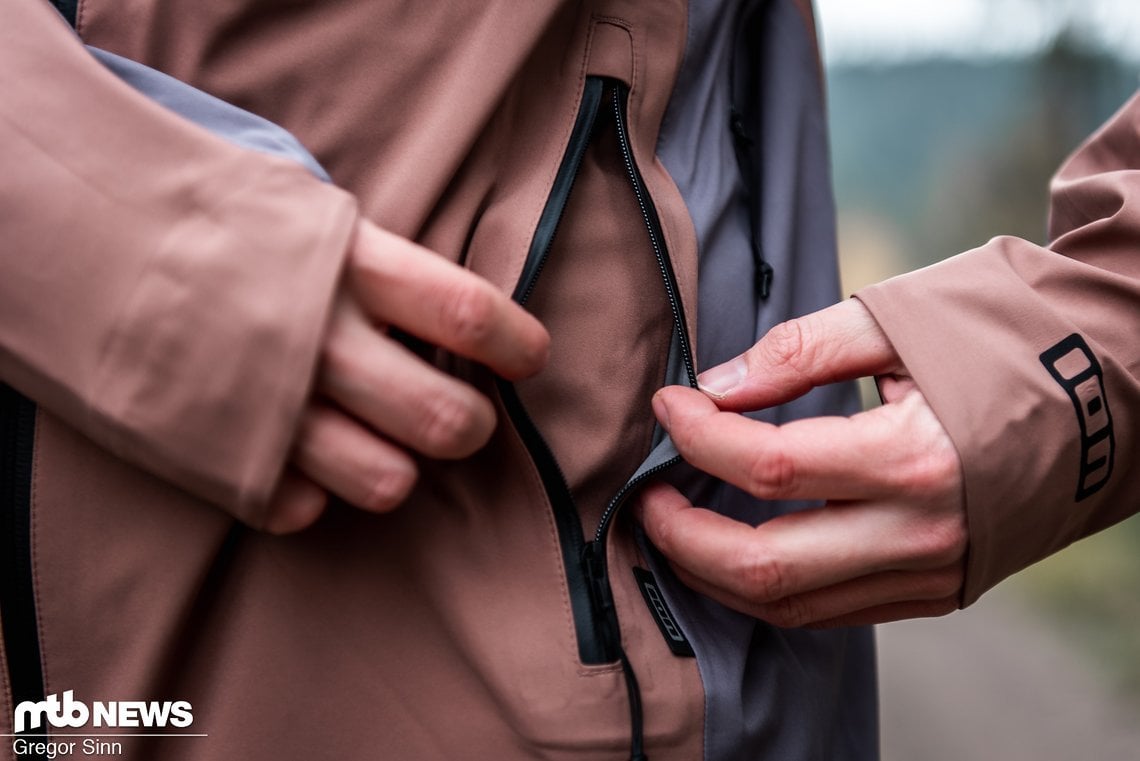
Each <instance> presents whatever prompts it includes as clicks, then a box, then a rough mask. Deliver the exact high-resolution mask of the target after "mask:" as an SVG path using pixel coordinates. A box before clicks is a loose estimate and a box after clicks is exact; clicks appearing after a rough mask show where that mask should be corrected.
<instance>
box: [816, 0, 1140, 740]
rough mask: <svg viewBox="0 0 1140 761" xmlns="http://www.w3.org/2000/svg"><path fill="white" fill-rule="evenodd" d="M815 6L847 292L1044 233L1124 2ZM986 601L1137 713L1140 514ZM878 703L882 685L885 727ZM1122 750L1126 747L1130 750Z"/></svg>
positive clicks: (1131, 77)
mask: <svg viewBox="0 0 1140 761" xmlns="http://www.w3.org/2000/svg"><path fill="white" fill-rule="evenodd" d="M816 7H817V13H818V16H819V23H820V31H821V37H822V42H823V51H824V56H825V61H826V63H827V69H828V96H829V97H828V100H829V110H830V118H831V133H832V158H833V166H834V173H835V175H834V179H835V187H836V200H837V203H838V208H839V222H840V224H839V229H840V256H841V265H842V271H843V282H844V291H845V292H846V293H848V294H849V293H851V292H852V291H854V290H856V289H858V288H859V287H861V286H863V285H866V284H868V283H872V282H876V281H879V280H882V279H884V278H887V277H890V276H891V275H894V274H898V273H900V272H905V271H908V270H911V269H915V268H917V267H922V266H925V265H927V264H930V263H932V262H935V261H938V260H939V259H942V258H944V257H947V256H952V255H954V254H956V253H959V252H962V251H965V250H968V249H970V248H973V247H975V246H978V245H980V244H982V243H984V242H985V241H987V240H988V239H989V238H991V237H993V236H995V235H999V234H1005V235H1017V236H1020V237H1023V238H1027V239H1029V240H1032V241H1034V242H1038V243H1043V242H1044V239H1045V230H1046V208H1047V186H1048V181H1049V178H1050V176H1051V175H1052V174H1053V172H1054V171H1055V170H1056V168H1057V167H1058V166H1059V164H1060V163H1061V162H1062V161H1063V160H1064V158H1065V156H1066V155H1068V154H1069V153H1070V152H1071V151H1072V150H1073V149H1074V148H1075V147H1076V146H1077V145H1078V144H1079V143H1080V142H1081V140H1082V139H1083V138H1084V137H1085V136H1087V135H1088V134H1089V133H1090V132H1092V131H1093V130H1094V129H1095V128H1096V127H1097V126H1098V125H1099V124H1101V123H1102V122H1103V121H1104V120H1105V119H1106V118H1108V117H1109V116H1110V115H1111V114H1112V113H1113V112H1114V111H1115V110H1116V109H1118V108H1119V107H1120V106H1121V105H1122V104H1123V103H1124V101H1125V100H1127V99H1128V97H1129V96H1130V95H1131V94H1132V93H1133V92H1134V91H1135V90H1136V88H1137V85H1138V76H1137V75H1138V72H1140V3H1136V2H1119V1H1116V2H1113V1H1112V0H1085V1H1084V2H1072V1H1071V0H990V2H980V1H979V2H973V1H972V0H958V2H953V1H952V2H949V3H941V4H916V3H907V2H902V1H901V0H864V1H863V2H854V1H852V0H817V2H816ZM1138 255H1140V252H1138ZM1137 308H1138V309H1140V304H1138V305H1137ZM1138 341H1140V336H1138ZM1118 467H1119V468H1121V469H1122V472H1126V471H1128V470H1131V469H1132V464H1131V463H1118ZM983 599H984V598H983ZM1002 599H1003V600H1009V601H1011V603H1010V605H1007V606H1005V607H1007V608H1016V609H1017V610H1019V611H1020V610H1022V608H1021V605H1022V604H1024V611H1025V616H1028V617H1029V618H1030V620H1028V621H1025V622H1023V624H1024V625H1025V626H1026V627H1027V630H1029V629H1036V630H1039V629H1048V630H1049V636H1053V635H1055V636H1056V638H1057V645H1056V646H1057V648H1058V650H1059V651H1060V652H1063V653H1064V654H1065V656H1066V657H1068V656H1069V655H1070V654H1071V655H1072V657H1073V658H1075V659H1076V660H1077V661H1078V662H1079V663H1080V665H1081V667H1082V668H1085V669H1087V670H1088V671H1089V672H1090V673H1091V674H1092V675H1093V677H1094V678H1095V679H1096V680H1097V684H1099V685H1103V688H1104V691H1105V696H1104V697H1105V700H1106V701H1108V702H1109V703H1113V702H1115V703H1123V704H1128V705H1133V706H1140V517H1137V518H1133V519H1131V520H1129V521H1126V522H1125V523H1124V524H1121V525H1119V526H1117V527H1114V528H1112V529H1110V530H1108V531H1106V532H1104V533H1102V534H1100V535H1098V536H1095V537H1092V538H1090V539H1087V540H1085V541H1082V542H1079V543H1077V544H1076V545H1074V546H1073V547H1070V548H1069V549H1067V550H1065V551H1063V552H1061V553H1059V554H1058V555H1056V556H1054V557H1052V558H1050V559H1048V560H1046V561H1044V562H1042V563H1040V564H1038V565H1037V566H1035V567H1033V568H1031V569H1029V570H1027V571H1025V572H1023V573H1021V574H1019V575H1018V576H1016V577H1014V578H1013V579H1011V580H1009V581H1008V582H1006V583H1005V584H1004V585H1003V587H1002ZM964 615H968V613H967V614H954V615H953V616H951V617H950V619H947V620H952V619H954V617H955V616H964ZM971 625H976V626H979V627H981V630H982V631H985V626H986V623H985V622H981V623H978V624H971ZM997 625H998V624H993V626H997ZM1000 625H1003V626H1004V625H1006V624H1005V622H1004V619H1003V623H1002V624H1000ZM898 626H901V627H906V626H907V625H905V624H903V625H898ZM900 631H902V632H903V635H902V636H911V635H910V634H907V632H909V631H911V630H908V629H905V628H904V629H901V630H900ZM914 631H916V632H917V634H915V635H914V636H924V635H923V633H922V632H927V633H929V632H933V631H935V630H931V629H925V630H922V631H919V630H917V629H915V630H914ZM991 631H992V629H991ZM894 636H895V635H893V634H892V635H890V636H884V637H882V639H883V640H885V641H887V642H888V644H889V643H891V642H893V641H894V639H893V637H894ZM883 647H885V646H883ZM881 649H883V648H881ZM900 649H903V650H905V647H903V646H900ZM890 657H891V653H890V652H885V653H884V658H885V659H888V660H889V658H890ZM966 658H967V662H968V656H966ZM959 662H961V661H959ZM888 665H889V664H888ZM899 673H903V672H899ZM900 678H901V677H900ZM934 678H935V677H934V676H930V677H928V681H929V680H933V679H934ZM887 686H891V685H890V684H888V685H887ZM892 699H893V697H892V695H891V694H890V693H886V694H885V695H884V714H885V721H889V719H890V716H891V711H892V710H894V709H893V708H892V703H891V701H892ZM1045 721H1047V720H1046V719H1043V722H1045ZM1042 728H1043V729H1044V726H1042ZM886 734H887V735H888V739H889V736H890V730H889V728H888V731H887V732H886ZM963 752H965V751H963ZM898 754H899V751H898V749H897V748H896V749H894V757H896V758H901V757H902V756H900V755H898ZM884 755H885V757H886V758H888V759H889V758H891V757H892V748H891V747H890V745H889V743H888V744H887V746H885V748H884ZM928 757H931V758H933V757H937V756H936V755H932V756H928ZM974 757H986V758H990V757H993V758H997V757H998V756H991V755H983V756H974ZM1087 757H1090V758H1097V757H1101V756H1097V755H1096V754H1095V753H1094V754H1093V755H1090V756H1087ZM1128 757H1131V758H1140V746H1136V747H1135V755H1132V756H1128Z"/></svg>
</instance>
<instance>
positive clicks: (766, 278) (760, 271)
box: [755, 246, 776, 301]
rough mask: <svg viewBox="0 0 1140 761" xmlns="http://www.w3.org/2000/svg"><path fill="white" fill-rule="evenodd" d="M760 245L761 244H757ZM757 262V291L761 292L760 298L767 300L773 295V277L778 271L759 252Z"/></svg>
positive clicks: (756, 257)
mask: <svg viewBox="0 0 1140 761" xmlns="http://www.w3.org/2000/svg"><path fill="white" fill-rule="evenodd" d="M755 247H757V248H758V247H759V246H755ZM755 264H756V269H755V272H756V292H757V293H758V294H760V298H761V299H764V300H765V301H767V300H768V297H769V296H771V295H772V277H773V276H774V275H775V274H776V271H775V270H774V269H772V265H771V264H768V262H766V261H765V260H764V259H762V258H761V257H760V255H759V254H757V255H756V256H755Z"/></svg>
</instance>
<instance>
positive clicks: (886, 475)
mask: <svg viewBox="0 0 1140 761" xmlns="http://www.w3.org/2000/svg"><path fill="white" fill-rule="evenodd" d="M653 408H654V411H655V412H656V414H657V417H658V420H659V421H660V422H661V424H662V426H663V427H664V428H665V429H666V430H667V431H668V432H669V435H670V437H671V438H672V440H673V443H674V444H675V445H676V446H677V450H678V451H679V452H680V453H681V455H682V456H683V457H684V458H685V460H686V461H687V462H689V463H690V464H692V465H693V466H695V467H697V468H699V469H700V470H703V471H705V472H707V473H710V474H712V475H714V476H717V477H719V478H721V479H723V480H725V481H728V482H730V483H732V484H734V485H736V486H738V487H740V488H741V489H744V490H745V491H747V492H749V493H750V494H752V495H754V496H756V497H760V498H763V499H832V500H834V499H845V500H849V499H866V498H883V497H892V498H893V497H899V496H909V495H919V496H922V495H937V494H939V493H940V492H946V493H954V492H955V491H956V489H957V484H958V481H959V479H960V472H961V468H960V465H959V459H958V455H957V450H955V448H954V445H953V443H952V441H951V440H950V438H949V436H948V435H947V434H946V432H945V429H944V428H943V427H942V425H941V423H940V422H939V421H938V419H937V417H935V415H934V413H933V412H932V411H931V410H930V409H929V406H928V405H927V404H926V402H925V400H924V399H923V397H922V396H921V394H919V393H918V392H917V390H915V391H914V392H912V393H911V394H910V395H908V396H906V397H904V398H902V399H900V400H898V401H897V403H896V404H892V405H885V406H882V407H877V408H875V409H873V410H870V411H868V412H864V413H860V414H858V415H855V416H853V417H850V418H844V417H823V418H807V419H804V420H797V421H793V422H791V423H786V424H784V425H782V426H775V425H771V424H769V423H763V422H759V421H755V420H751V419H749V418H746V417H743V416H742V415H738V414H736V413H734V412H722V411H720V410H719V409H718V408H717V406H716V405H715V404H714V403H713V401H712V400H711V399H709V398H708V397H706V396H705V395H704V394H701V393H699V392H697V391H694V390H692V389H687V388H684V387H682V386H670V387H667V388H664V389H661V390H660V391H658V392H657V394H656V395H655V396H654V398H653Z"/></svg>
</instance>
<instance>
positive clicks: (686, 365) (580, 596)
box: [497, 77, 696, 761]
mask: <svg viewBox="0 0 1140 761" xmlns="http://www.w3.org/2000/svg"><path fill="white" fill-rule="evenodd" d="M628 96H629V91H628V88H627V87H626V86H625V85H624V84H623V83H621V82H617V81H614V80H607V79H602V78H598V77H589V78H587V80H586V83H585V86H584V90H583V95H582V105H581V108H580V109H579V112H578V116H577V117H576V119H575V124H574V128H573V130H572V132H571V137H570V140H569V143H568V145H567V148H566V152H565V154H564V155H563V159H562V163H561V164H560V166H559V170H558V172H557V174H556V176H555V181H554V184H553V186H552V189H551V193H550V195H549V196H548V198H547V202H546V205H545V207H544V208H543V212H542V214H541V216H540V217H539V223H538V225H537V228H536V231H535V236H534V238H533V239H532V242H531V246H530V249H529V251H528V253H527V258H526V261H525V263H524V266H523V271H522V274H521V276H520V278H519V282H518V284H517V285H516V287H515V291H514V294H513V298H514V299H515V300H516V301H517V302H518V303H520V304H525V303H526V301H527V299H528V298H529V297H530V295H531V294H532V293H533V291H534V287H535V285H536V283H537V281H538V278H539V276H540V275H541V273H542V269H543V266H544V265H545V263H546V259H547V255H548V254H549V252H550V249H551V245H552V244H553V242H554V238H555V235H556V233H557V229H558V224H559V222H560V221H561V219H562V215H563V212H564V211H565V208H566V205H567V202H568V200H569V198H570V193H571V190H572V189H573V187H574V181H575V179H576V177H577V175H578V171H579V169H580V167H581V163H582V158H583V156H584V155H585V153H586V150H587V148H588V147H589V145H590V142H591V139H592V137H593V135H594V133H595V130H596V128H597V126H598V124H599V119H601V118H608V119H612V125H613V126H614V128H615V130H616V132H617V137H618V144H619V149H620V151H621V159H622V163H623V165H624V167H625V170H626V171H625V173H626V178H627V179H628V181H629V183H630V188H631V191H632V192H633V193H634V196H635V198H636V200H637V205H638V208H639V209H640V212H641V218H642V223H643V224H644V225H645V229H646V231H647V232H648V235H649V240H650V244H651V247H652V249H653V255H654V257H655V259H656V262H657V267H658V270H659V272H660V274H661V278H662V283H663V285H664V288H665V292H666V296H667V298H668V301H669V307H670V311H671V313H672V318H673V332H672V340H671V344H670V349H669V359H668V363H667V364H668V371H667V373H666V377H665V379H663V380H664V381H665V382H669V383H672V382H683V383H688V384H689V385H690V386H691V387H696V369H695V364H694V361H693V354H692V349H691V346H690V344H689V337H688V329H687V326H686V321H685V315H684V310H683V308H682V305H681V298H680V291H679V288H678V286H677V282H676V277H675V275H674V272H673V268H672V264H671V262H670V260H669V255H668V251H667V250H666V247H665V238H664V234H663V232H662V229H661V224H660V220H659V218H658V216H657V211H656V209H655V208H654V206H653V203H652V200H651V199H650V196H649V191H648V189H647V187H646V185H645V182H644V180H643V178H642V176H641V172H640V171H639V170H638V168H637V163H636V161H635V160H634V157H633V151H632V148H631V145H630V137H629V129H628V112H627V108H628V104H627V102H628ZM497 384H498V389H499V393H500V396H501V398H502V400H503V403H504V407H505V408H506V411H507V414H508V416H509V417H510V418H511V421H512V422H513V423H514V426H515V429H516V430H517V431H518V432H519V435H520V437H521V438H522V439H523V443H524V444H525V446H526V448H527V450H528V452H529V454H530V455H531V458H532V460H533V461H534V463H535V466H536V467H537V469H538V471H539V474H540V477H541V479H542V482H543V486H544V487H545V489H546V493H547V496H548V498H549V500H550V504H551V507H552V509H553V512H554V518H555V525H556V526H557V529H558V535H559V541H560V544H561V550H562V557H563V564H564V566H565V572H566V579H567V586H568V591H569V595H570V606H571V611H572V613H573V617H574V626H575V632H576V634H577V638H578V651H579V657H580V659H581V661H582V663H584V664H603V663H612V662H614V661H619V662H620V663H621V665H622V670H623V673H624V675H625V680H626V686H627V691H628V694H629V702H630V719H631V758H632V759H634V761H641V760H642V759H644V758H645V756H644V750H643V737H642V735H643V731H642V715H641V695H640V690H639V688H638V685H637V678H636V675H635V674H634V671H633V667H632V666H631V664H630V662H629V659H628V658H627V656H626V654H625V652H624V650H623V649H622V645H621V633H620V629H619V626H618V620H617V611H616V608H615V606H614V601H613V592H612V586H611V584H610V577H609V572H608V568H607V563H606V544H607V541H608V537H609V535H610V528H611V527H612V525H613V523H614V520H615V518H616V516H617V515H618V513H619V512H620V510H621V508H622V506H623V505H624V504H625V503H626V502H627V501H628V499H629V497H630V496H631V495H632V494H633V493H634V492H635V491H636V490H637V489H638V488H639V487H640V486H641V485H643V484H644V483H645V482H646V481H648V480H649V479H650V478H652V477H653V476H655V475H657V474H659V473H661V472H662V471H664V470H667V469H668V468H670V467H672V466H673V465H674V464H676V463H677V462H678V461H679V460H680V457H679V456H678V455H677V453H676V450H675V449H674V448H673V447H672V444H671V442H670V441H669V440H668V438H667V437H665V436H664V435H663V433H662V432H661V431H660V429H658V431H657V432H656V435H655V436H654V443H655V447H654V448H653V451H652V452H651V453H650V455H649V456H648V458H647V459H646V460H645V461H644V462H643V463H642V465H641V466H640V467H639V468H638V469H637V470H636V472H635V473H634V474H633V475H632V476H631V477H630V478H629V479H628V480H627V482H626V483H625V485H624V486H623V487H622V488H621V489H620V490H619V491H618V492H617V494H615V495H614V496H613V497H612V498H611V499H610V501H609V502H608V503H607V505H606V508H605V510H604V511H603V513H602V516H601V518H600V519H599V522H598V525H597V527H596V529H595V531H594V534H593V536H592V537H591V538H590V539H589V540H588V541H587V539H586V536H585V534H584V532H583V530H582V524H581V519H580V516H579V514H578V509H577V506H576V505H575V502H574V498H573V495H572V494H571V491H570V488H569V486H568V484H567V481H566V478H565V476H564V474H563V473H562V470H561V468H560V467H559V465H558V462H557V460H556V459H555V457H554V455H553V452H552V451H551V449H550V447H549V445H548V444H547V443H546V441H545V440H544V439H543V437H542V434H541V433H540V432H539V430H538V429H537V427H536V426H535V424H534V422H533V420H532V419H531V418H530V416H529V415H528V413H527V412H526V409H525V408H524V406H523V404H522V402H521V400H520V398H519V396H518V392H517V391H516V389H515V388H514V386H513V385H512V384H511V383H508V382H507V381H503V380H499V381H498V382H497Z"/></svg>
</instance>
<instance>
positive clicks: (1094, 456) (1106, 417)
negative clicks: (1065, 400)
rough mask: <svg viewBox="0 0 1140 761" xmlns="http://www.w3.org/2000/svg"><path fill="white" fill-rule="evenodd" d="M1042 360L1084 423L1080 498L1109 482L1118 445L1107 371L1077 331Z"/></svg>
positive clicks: (1042, 357)
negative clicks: (1106, 386) (1109, 403)
mask: <svg viewBox="0 0 1140 761" xmlns="http://www.w3.org/2000/svg"><path fill="white" fill-rule="evenodd" d="M1041 364H1043V365H1045V369H1047V370H1048V371H1049V374H1050V375H1052V376H1053V379H1054V380H1056V381H1057V383H1059V384H1060V385H1061V388H1063V389H1065V393H1067V394H1068V395H1069V399H1070V400H1071V401H1072V402H1073V408H1074V409H1075V410H1076V412H1077V423H1079V424H1080V427H1081V467H1080V477H1079V478H1078V480H1077V496H1076V500H1077V502H1080V501H1081V500H1082V499H1084V498H1085V497H1088V496H1089V495H1090V494H1093V493H1095V492H1096V491H1097V490H1098V489H1100V488H1101V487H1102V486H1104V485H1105V484H1106V483H1108V479H1109V477H1110V476H1111V475H1112V456H1113V450H1114V449H1115V447H1116V444H1115V440H1114V439H1113V435H1112V415H1111V414H1110V413H1109V411H1108V396H1107V395H1106V394H1105V390H1104V373H1103V372H1102V371H1101V369H1100V363H1099V362H1097V359H1096V357H1095V356H1093V353H1092V351H1091V350H1090V349H1089V346H1088V344H1087V343H1085V340H1084V339H1083V338H1081V337H1080V336H1079V335H1077V334H1076V333H1074V334H1073V335H1071V336H1069V337H1068V338H1066V339H1065V340H1063V341H1061V342H1060V343H1058V344H1057V345H1055V346H1053V347H1051V348H1049V349H1047V350H1046V351H1045V352H1044V353H1042V354H1041Z"/></svg>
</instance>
